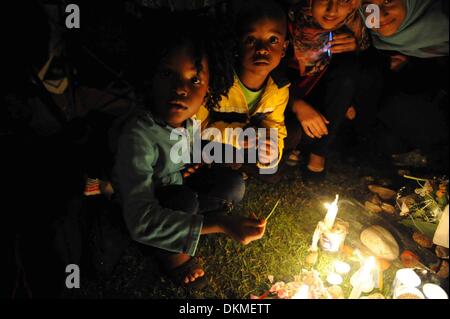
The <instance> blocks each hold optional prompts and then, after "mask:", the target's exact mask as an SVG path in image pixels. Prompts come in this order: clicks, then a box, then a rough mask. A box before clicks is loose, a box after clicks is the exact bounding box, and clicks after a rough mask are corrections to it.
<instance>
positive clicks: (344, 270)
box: [334, 261, 351, 275]
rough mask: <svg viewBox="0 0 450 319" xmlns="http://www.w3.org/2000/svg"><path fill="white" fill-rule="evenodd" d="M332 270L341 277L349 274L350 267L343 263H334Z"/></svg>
mask: <svg viewBox="0 0 450 319" xmlns="http://www.w3.org/2000/svg"><path fill="white" fill-rule="evenodd" d="M334 270H335V271H336V272H337V273H338V274H341V275H346V274H348V273H349V272H350V270H351V267H350V265H349V264H347V263H345V262H343V261H335V262H334Z"/></svg>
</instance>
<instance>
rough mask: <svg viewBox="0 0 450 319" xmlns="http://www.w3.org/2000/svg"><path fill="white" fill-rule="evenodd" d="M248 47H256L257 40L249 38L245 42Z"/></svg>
mask: <svg viewBox="0 0 450 319" xmlns="http://www.w3.org/2000/svg"><path fill="white" fill-rule="evenodd" d="M244 43H245V44H246V45H254V44H255V43H256V38H254V37H247V38H246V39H245V41H244Z"/></svg>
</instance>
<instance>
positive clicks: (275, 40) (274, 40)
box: [270, 36, 280, 44]
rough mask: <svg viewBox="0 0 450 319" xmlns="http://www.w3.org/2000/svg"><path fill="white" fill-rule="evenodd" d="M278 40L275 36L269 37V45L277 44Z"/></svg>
mask: <svg viewBox="0 0 450 319" xmlns="http://www.w3.org/2000/svg"><path fill="white" fill-rule="evenodd" d="M279 42H280V40H279V39H278V37H276V36H272V37H270V44H278V43H279Z"/></svg>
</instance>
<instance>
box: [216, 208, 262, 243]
mask: <svg viewBox="0 0 450 319" xmlns="http://www.w3.org/2000/svg"><path fill="white" fill-rule="evenodd" d="M224 230H225V233H226V234H227V235H228V236H230V237H231V238H233V239H234V240H235V241H237V242H239V243H241V244H243V245H248V244H250V243H251V242H252V241H255V240H258V239H261V238H262V237H263V236H264V233H265V231H266V221H265V220H264V219H257V218H256V216H254V215H253V218H245V217H231V216H230V217H228V218H227V220H226V221H225V223H224Z"/></svg>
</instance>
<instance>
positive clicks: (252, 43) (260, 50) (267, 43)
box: [239, 18, 288, 76]
mask: <svg viewBox="0 0 450 319" xmlns="http://www.w3.org/2000/svg"><path fill="white" fill-rule="evenodd" d="M286 32H287V25H286V21H284V20H280V21H277V20H275V19H269V18H264V19H261V20H257V21H255V22H254V23H252V24H250V25H248V26H247V28H246V29H244V32H243V34H242V36H241V38H240V40H239V51H240V52H239V53H240V55H239V56H240V66H241V68H242V70H243V71H249V72H252V73H257V74H262V75H265V76H267V75H269V73H270V72H272V70H273V69H275V68H276V67H277V66H278V65H279V64H280V61H281V59H282V58H283V57H284V55H285V52H286V48H287V45H288V42H287V41H286Z"/></svg>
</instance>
